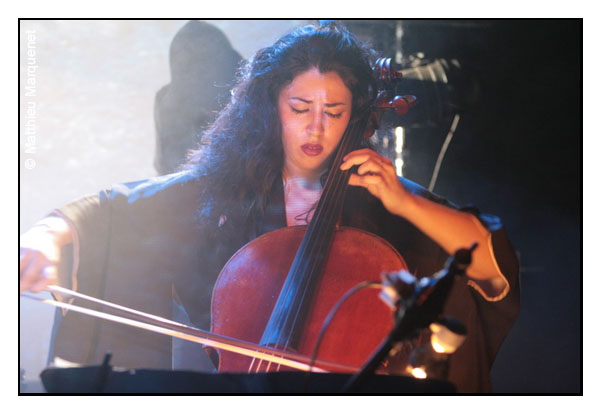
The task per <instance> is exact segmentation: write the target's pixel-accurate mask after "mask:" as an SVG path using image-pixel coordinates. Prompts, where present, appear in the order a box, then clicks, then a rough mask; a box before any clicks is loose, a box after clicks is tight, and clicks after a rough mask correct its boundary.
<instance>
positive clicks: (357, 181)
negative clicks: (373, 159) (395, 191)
mask: <svg viewBox="0 0 601 414" xmlns="http://www.w3.org/2000/svg"><path fill="white" fill-rule="evenodd" d="M383 181H384V180H383V178H382V176H380V175H377V174H374V175H357V174H351V176H350V177H349V182H348V183H349V185H354V186H359V187H364V188H367V187H369V186H374V185H379V184H381V183H382V182H383Z"/></svg>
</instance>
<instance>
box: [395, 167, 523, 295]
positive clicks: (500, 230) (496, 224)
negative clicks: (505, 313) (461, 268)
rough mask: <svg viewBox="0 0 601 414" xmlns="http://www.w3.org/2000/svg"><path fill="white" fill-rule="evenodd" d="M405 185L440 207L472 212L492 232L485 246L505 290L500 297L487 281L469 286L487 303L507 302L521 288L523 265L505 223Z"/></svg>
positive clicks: (470, 207)
mask: <svg viewBox="0 0 601 414" xmlns="http://www.w3.org/2000/svg"><path fill="white" fill-rule="evenodd" d="M400 179H401V182H402V183H403V185H404V186H405V188H407V189H408V190H409V191H411V192H412V193H414V194H416V195H419V196H421V197H424V198H426V199H428V200H430V201H434V202H436V203H438V204H442V205H444V206H447V207H450V208H453V209H455V210H459V211H463V212H465V213H469V214H471V215H472V216H473V217H474V220H478V222H479V223H480V224H481V225H482V226H483V227H484V228H485V229H486V230H488V232H489V233H490V236H489V237H488V245H487V246H485V247H486V248H487V249H489V250H490V252H491V255H492V257H493V259H494V261H495V265H496V267H497V269H498V271H499V273H500V274H501V276H502V278H503V279H504V280H503V283H504V285H503V288H502V291H501V292H500V293H499V294H496V295H494V296H492V295H490V294H489V293H488V292H490V291H492V289H491V286H490V283H489V282H485V281H475V280H472V279H469V280H468V282H467V284H468V285H469V286H470V287H471V288H473V289H474V290H476V291H477V292H478V293H479V294H480V296H482V297H483V298H484V299H485V300H487V301H490V302H496V301H499V300H501V299H503V298H504V297H505V296H507V295H508V293H509V291H510V289H512V288H513V286H516V287H517V278H518V273H519V264H518V259H517V255H516V253H515V250H514V249H513V247H512V246H511V243H510V242H509V239H508V238H507V234H506V233H505V229H504V227H503V223H502V222H501V220H500V219H499V218H498V217H496V216H494V215H492V214H485V213H481V212H480V210H479V209H478V208H476V207H474V206H472V205H467V206H462V207H460V206H457V205H456V204H454V203H452V202H450V201H449V200H447V199H445V198H443V197H440V196H439V195H436V194H434V193H431V192H430V191H428V190H426V189H425V188H423V187H422V186H420V185H418V184H416V183H414V182H412V181H409V180H407V179H404V178H402V177H401V178H400Z"/></svg>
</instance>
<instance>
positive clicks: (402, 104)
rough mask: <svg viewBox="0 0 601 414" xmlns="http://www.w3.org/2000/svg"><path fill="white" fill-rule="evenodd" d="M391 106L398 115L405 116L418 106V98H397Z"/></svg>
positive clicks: (410, 96) (407, 96)
mask: <svg viewBox="0 0 601 414" xmlns="http://www.w3.org/2000/svg"><path fill="white" fill-rule="evenodd" d="M389 105H390V107H392V108H394V112H395V113H396V114H397V115H405V114H406V113H407V112H409V109H411V108H413V107H414V106H415V105H417V98H416V97H415V96H413V95H405V96H395V97H394V99H393V100H392V101H390V102H389Z"/></svg>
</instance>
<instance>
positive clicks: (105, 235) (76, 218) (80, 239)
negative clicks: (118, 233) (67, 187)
mask: <svg viewBox="0 0 601 414" xmlns="http://www.w3.org/2000/svg"><path fill="white" fill-rule="evenodd" d="M107 198H108V197H107V193H106V191H100V192H99V193H98V194H95V195H90V196H86V197H83V198H81V199H79V200H76V201H73V202H71V203H69V204H67V205H65V206H63V207H61V208H59V209H57V210H56V211H55V212H53V214H54V215H57V216H59V217H62V218H63V219H65V221H67V223H68V224H69V226H70V227H71V229H72V233H73V243H72V245H71V255H68V256H67V257H69V256H72V266H71V268H70V272H65V271H63V272H60V273H59V283H60V284H61V286H65V287H67V288H70V289H72V290H77V291H80V292H83V293H86V294H89V295H95V296H98V293H99V292H100V291H101V289H102V281H103V275H104V273H105V272H104V270H105V266H106V261H107V249H108V243H109V237H110V229H111V226H110V225H109V224H110V208H109V206H108V203H107ZM68 268H69V267H68V266H65V267H64V269H68ZM80 269H85V272H80ZM82 274H85V277H82Z"/></svg>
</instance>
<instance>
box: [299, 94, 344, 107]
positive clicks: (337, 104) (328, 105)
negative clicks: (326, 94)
mask: <svg viewBox="0 0 601 414" xmlns="http://www.w3.org/2000/svg"><path fill="white" fill-rule="evenodd" d="M293 99H294V100H297V101H301V102H304V103H308V104H310V103H313V101H310V100H308V99H304V98H299V97H297V96H293V97H291V98H290V100H293ZM340 105H346V104H345V103H343V102H333V103H327V104H326V105H325V106H326V107H328V108H333V107H335V106H340Z"/></svg>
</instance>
